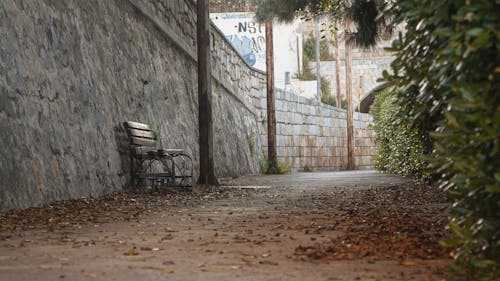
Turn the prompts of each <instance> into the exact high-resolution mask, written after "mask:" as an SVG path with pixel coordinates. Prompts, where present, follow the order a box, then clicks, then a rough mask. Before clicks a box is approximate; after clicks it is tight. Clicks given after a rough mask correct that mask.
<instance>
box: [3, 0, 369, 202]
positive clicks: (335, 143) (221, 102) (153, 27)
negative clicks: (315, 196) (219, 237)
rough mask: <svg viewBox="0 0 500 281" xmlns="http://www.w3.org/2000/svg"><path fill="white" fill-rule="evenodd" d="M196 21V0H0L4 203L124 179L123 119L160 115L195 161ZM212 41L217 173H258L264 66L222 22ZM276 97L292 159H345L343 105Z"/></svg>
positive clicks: (330, 162)
mask: <svg viewBox="0 0 500 281" xmlns="http://www.w3.org/2000/svg"><path fill="white" fill-rule="evenodd" d="M194 21H195V9H194V5H193V3H192V2H191V1H190V0H158V1H153V0H108V1H100V0H86V1H80V0H67V1H58V0H25V1H20V0H4V1H1V2H0V26H1V28H0V178H1V181H0V210H7V209H12V208H27V207H31V206H38V205H42V204H46V203H49V202H52V201H55V200H63V199H71V198H80V197H96V196H101V195H103V194H107V193H110V192H113V191H115V190H120V189H122V188H124V187H126V186H127V185H128V182H129V175H128V171H129V163H128V161H129V157H128V154H127V153H128V150H127V138H126V136H125V133H124V130H123V128H122V125H121V124H122V122H123V121H125V120H134V121H139V122H143V123H148V124H152V125H154V127H155V128H156V130H157V131H158V132H159V135H160V136H161V143H162V145H163V146H164V147H169V148H185V149H186V151H187V152H188V153H189V154H191V155H192V156H193V158H194V162H195V171H197V170H198V166H199V164H198V162H199V161H198V151H199V146H198V113H197V112H198V105H197V103H198V100H197V77H196V76H197V71H196V56H195V47H194V46H195V45H194V40H195V37H196V36H195V24H194ZM211 44H212V57H213V60H212V71H213V83H212V89H213V93H214V96H213V112H214V127H215V128H214V133H215V134H214V135H215V140H214V144H215V155H214V158H215V162H216V163H215V166H216V174H217V176H219V177H227V176H239V175H245V174H253V173H258V172H259V163H260V161H261V159H262V150H263V149H264V150H265V143H266V137H265V136H266V128H265V126H263V124H264V123H265V118H266V101H265V95H266V93H265V74H264V73H262V72H259V71H256V70H254V69H252V68H251V67H249V66H248V65H247V64H246V63H245V62H244V60H243V59H242V58H241V57H240V56H239V55H238V54H237V53H236V52H235V51H234V49H233V48H232V47H231V46H230V45H229V43H228V42H227V41H226V40H225V39H224V36H222V35H221V34H220V32H219V31H218V30H217V29H216V28H214V29H213V30H212V43H211ZM276 105H277V117H278V120H277V121H278V152H279V156H280V157H281V158H282V159H283V160H286V161H289V162H290V163H292V164H293V166H294V167H295V168H297V169H299V168H303V167H304V166H305V165H308V166H309V167H311V168H313V169H316V168H317V169H343V168H344V167H345V162H346V149H345V148H344V147H345V125H344V124H345V120H344V119H345V112H343V111H337V110H336V109H335V108H331V107H329V106H325V105H321V104H319V103H317V102H316V101H312V100H307V99H303V98H300V97H298V96H295V95H291V94H287V93H282V92H278V94H277V103H276ZM309 115H310V116H309ZM356 120H357V121H356V122H357V123H355V125H356V126H357V127H358V128H360V129H357V131H356V134H357V135H358V136H359V138H358V139H357V141H356V144H357V146H358V148H357V151H358V152H360V153H361V154H362V156H360V157H358V160H357V164H359V167H360V168H367V167H369V162H370V159H371V158H370V156H371V155H372V154H373V148H372V147H373V146H372V143H371V132H370V130H369V129H367V128H366V124H368V123H369V122H370V118H369V117H368V116H366V115H359V116H357V117H356ZM196 177H197V175H196V174H195V178H196Z"/></svg>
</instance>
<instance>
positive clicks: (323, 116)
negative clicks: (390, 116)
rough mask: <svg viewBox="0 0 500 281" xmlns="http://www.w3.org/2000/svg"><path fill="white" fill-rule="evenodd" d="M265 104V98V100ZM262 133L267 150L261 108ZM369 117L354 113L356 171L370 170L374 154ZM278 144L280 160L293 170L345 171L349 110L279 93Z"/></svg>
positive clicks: (264, 113) (277, 100) (264, 114)
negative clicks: (347, 116) (347, 115)
mask: <svg viewBox="0 0 500 281" xmlns="http://www.w3.org/2000/svg"><path fill="white" fill-rule="evenodd" d="M262 100H264V101H265V97H263V98H262ZM261 115H262V116H263V118H262V119H261V131H262V132H263V133H262V135H261V137H262V142H263V144H264V149H267V123H266V117H265V116H266V112H265V108H263V109H262V112H261ZM371 122H372V117H371V115H369V114H363V113H357V112H356V113H354V128H355V130H354V135H355V142H354V145H355V165H356V169H371V168H372V161H371V160H372V156H373V155H374V154H375V145H374V142H373V141H374V135H373V131H372V130H371V129H370V128H369V125H370V123H371ZM276 123H277V124H276V134H277V136H276V143H277V154H278V156H279V157H280V159H281V160H282V161H284V162H286V163H288V164H289V165H290V166H291V167H292V168H293V169H294V170H299V171H300V170H304V168H306V170H307V169H312V170H344V169H346V168H347V129H346V127H347V122H346V111H345V110H342V109H340V110H339V109H337V108H335V107H332V106H329V105H325V104H323V103H320V102H318V101H317V100H315V99H309V98H305V97H301V96H298V95H295V94H291V93H287V92H284V91H281V90H278V91H277V93H276Z"/></svg>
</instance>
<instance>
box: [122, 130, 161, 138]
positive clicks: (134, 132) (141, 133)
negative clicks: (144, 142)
mask: <svg viewBox="0 0 500 281" xmlns="http://www.w3.org/2000/svg"><path fill="white" fill-rule="evenodd" d="M128 133H129V136H132V137H141V138H147V139H154V137H155V136H154V134H153V132H151V131H143V130H137V129H128Z"/></svg>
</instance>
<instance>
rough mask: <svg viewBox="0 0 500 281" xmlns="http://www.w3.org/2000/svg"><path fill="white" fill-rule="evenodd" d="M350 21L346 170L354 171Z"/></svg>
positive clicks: (346, 41) (346, 79)
mask: <svg viewBox="0 0 500 281" xmlns="http://www.w3.org/2000/svg"><path fill="white" fill-rule="evenodd" d="M350 25H351V23H350V20H349V19H348V18H346V20H345V82H346V100H347V109H346V110H347V169H349V170H354V169H355V167H354V118H353V107H352V78H351V73H352V70H351V46H350V44H349V32H350Z"/></svg>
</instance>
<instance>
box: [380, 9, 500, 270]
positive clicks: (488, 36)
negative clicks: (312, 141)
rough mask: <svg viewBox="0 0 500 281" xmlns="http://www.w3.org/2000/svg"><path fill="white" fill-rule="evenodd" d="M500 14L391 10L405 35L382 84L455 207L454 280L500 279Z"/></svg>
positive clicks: (490, 11) (398, 42)
mask: <svg viewBox="0 0 500 281" xmlns="http://www.w3.org/2000/svg"><path fill="white" fill-rule="evenodd" d="M499 10H500V2H499V1H491V0H475V1H470V0H464V1H456V0H439V1H438V0H421V1H414V0H397V1H394V2H392V3H391V5H389V6H388V7H387V9H386V12H387V13H390V14H391V15H393V16H394V19H395V20H396V23H404V24H405V25H406V26H405V30H406V33H405V35H404V36H402V35H400V37H399V39H397V40H395V41H394V43H393V46H392V50H394V51H395V52H396V58H395V60H394V62H393V63H392V64H391V68H392V74H389V73H387V72H385V73H384V80H386V81H387V82H388V84H389V85H391V86H394V87H395V88H396V89H397V90H395V91H394V92H393V94H394V95H396V96H397V100H398V105H397V110H398V111H400V115H399V117H400V118H399V119H400V120H403V121H401V122H402V123H403V124H404V123H406V122H408V123H410V124H411V125H412V128H415V129H416V130H418V131H419V133H420V135H422V136H424V138H425V139H424V142H423V143H424V150H425V152H426V154H428V155H429V156H430V158H429V159H432V161H431V165H432V167H433V169H434V172H435V173H436V176H437V178H439V179H440V180H439V184H440V186H441V187H442V188H443V189H445V190H447V191H448V193H449V195H450V198H451V200H452V202H453V210H452V218H451V222H450V224H449V228H450V232H451V235H450V237H449V239H446V240H444V241H442V243H443V244H444V245H447V246H450V247H454V251H453V253H454V259H455V262H454V263H453V264H452V265H451V266H450V268H449V269H450V270H449V272H450V273H451V275H450V276H451V277H450V278H452V280H499V279H500V168H499V167H500V146H499V141H500V91H499V89H500V87H499V86H500V85H499V74H500V67H499V61H500V58H499V54H500V52H499V47H500V40H499V34H500V19H499V16H500V13H499V12H498V11H499ZM396 126H397V125H396ZM427 136H430V137H431V138H427Z"/></svg>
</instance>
